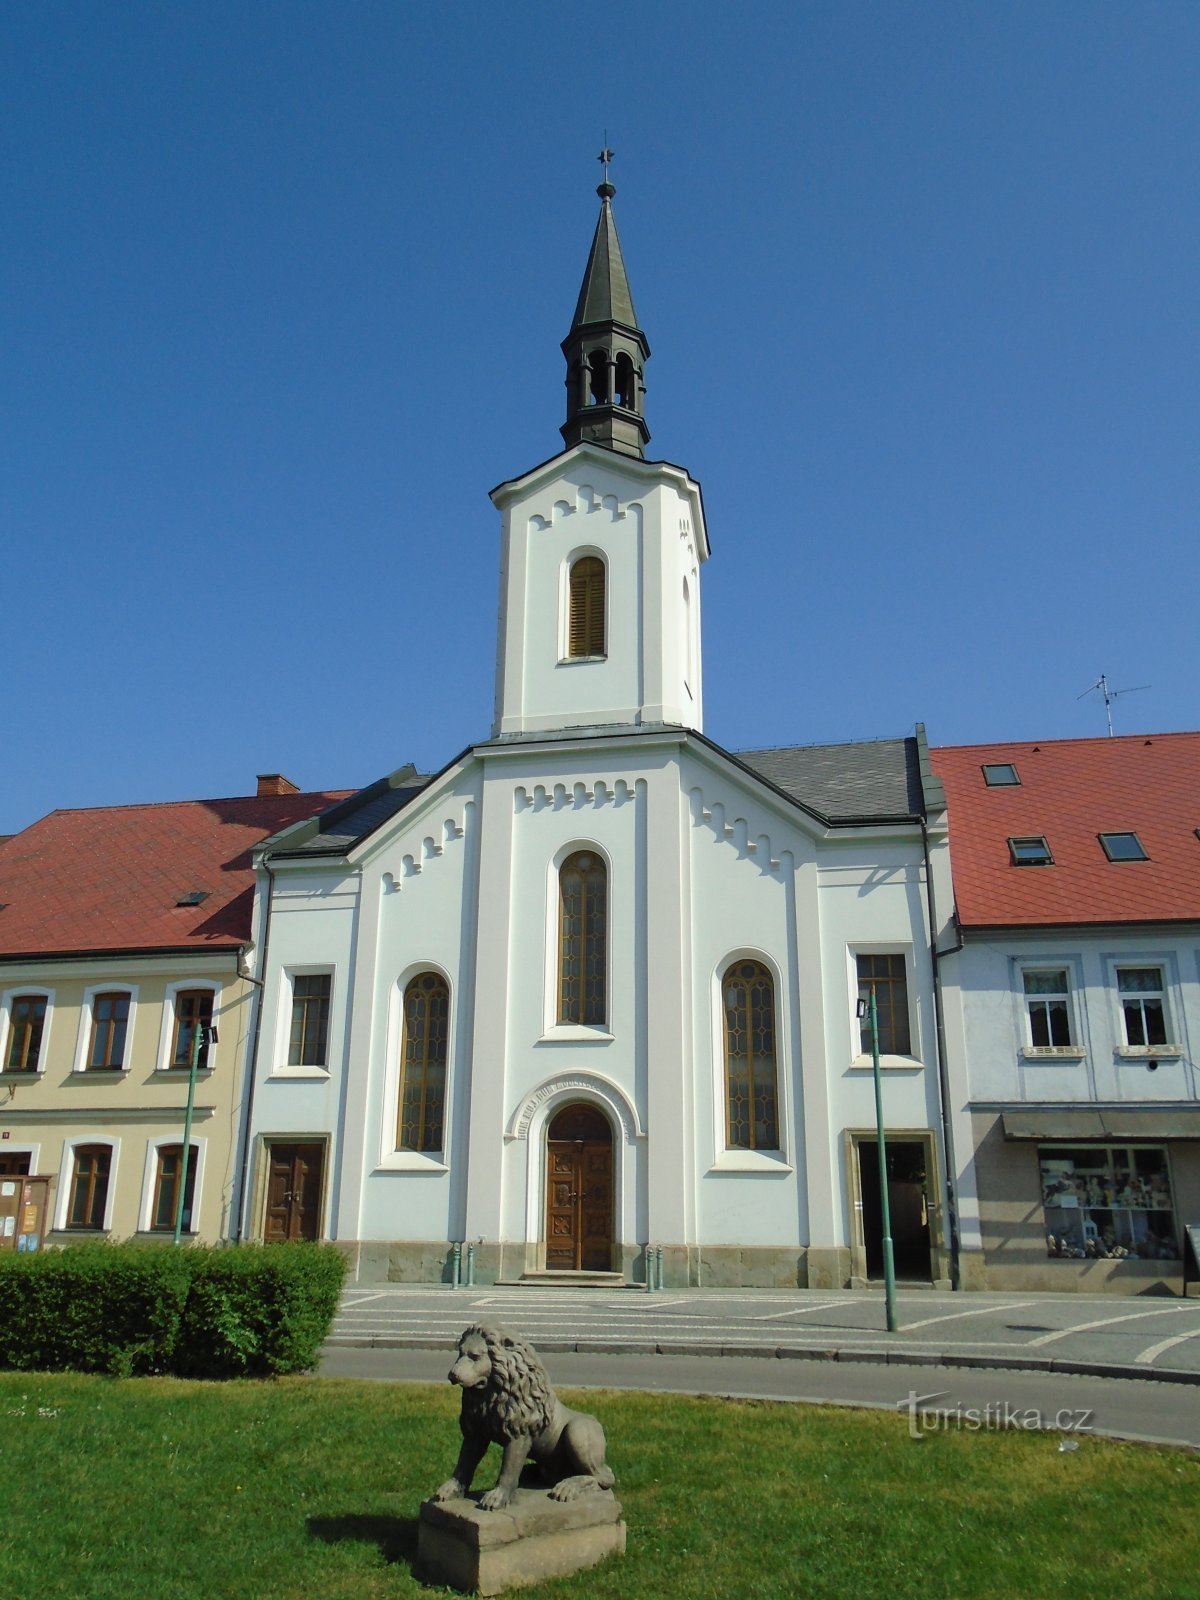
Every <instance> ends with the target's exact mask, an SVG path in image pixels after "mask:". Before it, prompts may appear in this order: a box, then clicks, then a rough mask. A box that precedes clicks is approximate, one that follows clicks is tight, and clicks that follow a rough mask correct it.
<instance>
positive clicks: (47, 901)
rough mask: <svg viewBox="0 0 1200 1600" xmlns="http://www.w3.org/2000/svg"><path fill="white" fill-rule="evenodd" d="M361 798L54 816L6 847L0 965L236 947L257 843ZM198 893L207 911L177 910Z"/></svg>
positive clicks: (208, 803)
mask: <svg viewBox="0 0 1200 1600" xmlns="http://www.w3.org/2000/svg"><path fill="white" fill-rule="evenodd" d="M350 792H351V791H348V790H338V791H337V792H336V793H334V792H329V793H316V794H287V795H271V796H253V795H251V796H247V797H243V798H237V799H231V800H184V801H179V802H177V803H174V804H166V805H148V806H104V807H99V808H97V809H95V810H86V811H52V812H51V813H50V815H49V816H47V817H43V818H42V819H41V821H40V822H35V823H34V824H33V825H32V827H29V828H26V829H25V830H24V832H23V833H17V834H13V835H12V836H11V837H10V838H8V839H7V840H5V841H4V842H3V843H2V844H0V904H2V905H3V907H4V909H3V910H0V958H4V957H11V956H17V955H21V956H27V955H36V956H44V955H54V954H61V953H65V952H72V953H73V952H77V951H84V950H87V951H97V952H103V951H114V950H165V949H171V950H178V949H196V950H228V949H233V948H236V947H237V946H238V945H239V944H242V943H244V942H245V941H246V940H247V939H248V938H249V937H250V917H251V910H252V906H253V899H254V872H253V868H252V866H251V858H250V853H251V850H252V848H253V847H254V846H255V845H256V844H258V843H259V842H260V840H262V839H265V838H268V837H269V836H270V835H271V834H273V833H278V832H279V831H280V829H282V828H287V827H290V826H291V825H292V823H295V822H300V821H302V820H303V819H304V818H305V817H310V816H312V815H313V814H314V812H317V811H322V810H324V808H325V807H326V806H329V805H332V804H333V802H334V801H335V800H340V799H343V798H345V796H346V794H347V793H350ZM195 889H203V890H207V891H208V894H207V898H206V899H205V900H204V901H203V902H202V903H201V904H200V905H197V906H187V907H184V906H179V905H177V904H176V902H177V901H178V900H179V898H180V897H181V896H182V895H184V894H186V893H187V892H188V891H189V890H195Z"/></svg>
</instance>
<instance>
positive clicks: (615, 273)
mask: <svg viewBox="0 0 1200 1600" xmlns="http://www.w3.org/2000/svg"><path fill="white" fill-rule="evenodd" d="M611 159H612V151H611V150H609V149H607V148H605V149H604V150H602V151H601V152H600V160H601V161H602V162H603V163H604V182H603V183H602V184H601V185H600V186H599V188H598V189H597V190H596V193H597V194H598V195H599V196H600V217H599V220H598V221H597V223H596V233H595V237H594V238H593V239H592V249H591V254H590V255H589V256H588V263H587V270H586V271H585V272H584V275H583V284H582V287H581V288H580V290H579V301H578V304H577V305H576V307H575V316H574V318H573V320H572V322H571V331H570V333H568V334H567V337H566V338H565V339H564V340H563V342H562V351H563V355H564V356H566V358H567V420H566V421H565V422H564V423H563V425H562V429H561V432H562V436H563V440H564V442H565V444H566V446H567V449H568V450H569V449H570V448H571V446H572V445H575V444H583V443H588V444H599V445H603V446H604V448H605V449H607V450H617V451H619V452H620V453H621V454H622V455H626V456H638V457H642V456H644V455H645V453H646V445H647V443H648V442H649V439H650V429H649V428H648V427H647V426H646V418H645V401H646V383H645V377H644V373H645V367H646V362H647V361H648V360H649V359H650V345H649V343H648V341H647V339H646V335H645V334H644V333H643V332H642V330H641V329H640V328H639V327H638V320H637V312H636V311H635V310H634V309H633V296H632V294H631V293H630V292H629V279H628V277H627V276H626V274H625V261H624V258H623V257H622V255H621V241H620V240H619V239H618V238H617V225H616V223H615V222H614V221H613V214H612V199H613V196H614V195H615V194H616V192H617V191H616V189H615V188H614V187H613V185H612V184H611V183H609V181H608V163H609V161H611Z"/></svg>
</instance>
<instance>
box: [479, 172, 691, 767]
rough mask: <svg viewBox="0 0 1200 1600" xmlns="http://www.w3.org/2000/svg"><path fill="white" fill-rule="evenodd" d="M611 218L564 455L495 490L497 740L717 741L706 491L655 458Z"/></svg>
mask: <svg viewBox="0 0 1200 1600" xmlns="http://www.w3.org/2000/svg"><path fill="white" fill-rule="evenodd" d="M611 157H612V151H611V150H607V149H606V150H604V151H603V152H602V153H601V157H600V159H601V160H602V161H603V162H604V163H605V174H604V182H603V183H602V184H601V185H600V187H599V189H598V191H597V193H598V194H599V196H600V220H599V222H598V223H597V224H596V233H595V237H594V238H593V240H592V249H591V253H590V255H589V256H588V263H587V270H586V271H585V273H584V275H583V287H582V288H581V289H580V291H579V303H578V305H577V306H576V307H575V319H574V321H573V322H572V324H571V331H570V333H569V334H568V335H567V337H566V338H565V339H564V340H563V344H562V349H563V353H564V355H565V356H566V358H567V420H566V422H565V424H564V425H563V428H562V436H563V439H564V440H565V442H566V448H565V450H564V451H563V452H562V453H561V454H560V455H557V456H554V457H553V458H552V459H551V460H549V461H543V462H542V464H541V465H540V466H538V467H534V468H533V469H532V471H530V472H527V473H525V474H524V475H523V476H522V477H520V478H513V479H510V480H509V481H508V482H507V483H502V484H499V485H498V486H497V487H496V488H495V489H493V490H492V501H493V503H494V505H495V506H496V508H497V509H498V510H499V512H500V514H501V518H502V524H501V556H500V618H499V623H500V626H499V636H498V640H497V650H496V715H495V720H494V722H493V725H492V733H493V737H495V738H525V737H529V736H531V735H533V736H541V735H544V734H547V733H565V732H567V731H568V730H570V729H591V730H606V729H618V728H619V729H629V728H647V729H652V728H664V727H675V728H679V727H683V728H697V729H702V728H703V709H702V697H701V674H700V567H701V565H702V564H703V563H704V562H705V561H706V560H707V559H708V534H707V531H706V529H705V524H704V506H703V503H702V501H701V498H700V485H699V484H698V483H696V482H694V481H693V479H692V478H691V477H690V476H689V474H688V473H687V472H685V471H684V469H683V468H682V467H677V466H673V465H672V464H671V463H670V462H669V461H647V460H646V456H645V447H646V442H647V440H648V439H649V437H650V430H649V428H647V426H646V421H645V418H644V416H643V414H642V413H643V402H644V399H645V392H646V391H645V384H644V382H643V378H642V373H643V370H644V368H645V364H646V361H647V359H648V357H649V355H650V345H649V343H648V342H647V339H646V335H645V334H644V333H643V332H642V330H641V328H639V327H638V320H637V314H636V313H635V311H634V309H633V296H632V295H631V294H630V292H629V279H628V278H627V277H626V275H625V262H624V260H623V259H622V257H621V246H620V244H619V243H618V240H617V230H616V225H615V224H614V222H613V218H612V197H613V193H614V190H613V186H612V184H611V183H609V181H608V162H609V160H610V159H611Z"/></svg>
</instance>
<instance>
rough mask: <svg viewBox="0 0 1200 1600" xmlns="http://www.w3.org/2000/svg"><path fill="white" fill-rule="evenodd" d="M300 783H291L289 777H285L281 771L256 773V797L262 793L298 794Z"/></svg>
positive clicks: (259, 796) (261, 796)
mask: <svg viewBox="0 0 1200 1600" xmlns="http://www.w3.org/2000/svg"><path fill="white" fill-rule="evenodd" d="M299 793H300V785H299V784H298V783H293V782H292V780H291V779H290V778H285V777H284V775H283V773H282V772H260V773H259V775H258V798H259V799H260V800H261V799H262V798H263V796H264V795H275V794H299Z"/></svg>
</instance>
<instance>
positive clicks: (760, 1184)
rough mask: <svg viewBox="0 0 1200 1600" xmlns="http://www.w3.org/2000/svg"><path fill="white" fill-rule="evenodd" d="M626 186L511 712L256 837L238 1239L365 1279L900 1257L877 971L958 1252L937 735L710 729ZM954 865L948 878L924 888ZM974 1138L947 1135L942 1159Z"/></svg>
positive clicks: (541, 550)
mask: <svg viewBox="0 0 1200 1600" xmlns="http://www.w3.org/2000/svg"><path fill="white" fill-rule="evenodd" d="M599 193H600V196H601V202H602V204H601V213H600V219H599V223H598V225H597V229H596V235H595V239H594V241H593V245H592V251H591V256H590V258H589V261H588V266H587V271H586V274H585V277H584V282H583V287H582V290H581V292H580V297H579V303H578V306H577V308H576V314H575V318H574V321H573V324H572V328H571V331H570V333H569V334H568V337H567V339H566V340H565V341H564V345H563V349H564V353H565V355H566V358H567V363H568V409H567V422H566V424H565V426H564V428H563V430H562V431H563V436H564V441H565V445H566V448H565V450H564V451H563V453H562V454H560V455H557V456H555V457H554V458H553V459H552V460H549V461H547V462H544V463H543V464H542V465H541V466H538V467H536V468H534V469H533V470H532V471H530V472H528V473H526V474H525V475H524V476H522V477H519V478H516V479H513V480H512V481H510V482H508V483H504V484H502V485H501V486H500V487H499V488H497V489H496V490H494V491H493V495H492V498H493V501H494V502H495V504H496V506H497V508H498V510H499V511H500V513H501V519H502V523H501V560H500V574H501V576H500V585H501V606H500V628H499V646H498V660H497V682H496V715H495V722H494V726H493V730H492V736H491V738H490V739H489V740H487V741H485V742H483V743H480V744H477V745H474V746H472V747H471V748H470V749H468V750H466V751H465V752H463V753H462V754H461V755H460V756H458V757H456V758H455V759H454V760H453V761H452V762H450V764H449V765H448V766H447V767H445V768H444V769H443V770H442V771H441V772H440V773H438V774H437V775H436V776H434V777H432V778H425V777H420V776H418V775H417V774H415V773H414V772H413V771H412V769H411V768H406V769H403V770H402V771H400V772H398V773H396V774H393V775H392V776H391V777H390V778H387V779H384V780H381V782H380V783H378V784H376V785H373V786H372V787H371V788H369V789H367V790H364V791H362V792H361V793H359V794H357V795H355V796H353V797H351V798H350V799H349V800H347V801H344V802H342V803H341V804H339V805H337V806H335V807H334V808H333V809H332V810H329V811H327V812H325V813H324V814H323V815H322V816H321V817H319V818H316V819H314V820H312V821H311V822H308V823H305V824H301V825H300V826H299V827H297V828H293V829H291V830H289V831H288V832H286V833H284V834H282V835H280V836H278V837H277V838H276V839H275V840H273V841H269V842H268V845H267V846H266V847H265V848H264V849H263V850H262V851H261V852H260V853H259V893H258V904H257V917H256V931H255V939H256V946H257V948H256V956H255V959H256V962H257V976H258V977H259V979H260V981H261V982H262V984H263V990H262V1005H261V1018H260V1022H261V1026H260V1029H259V1037H258V1042H257V1047H256V1050H255V1053H254V1059H253V1061H252V1064H251V1071H250V1072H249V1073H248V1082H249V1084H250V1086H251V1087H250V1090H249V1094H248V1102H249V1104H248V1112H247V1115H248V1126H249V1141H248V1147H249V1153H250V1163H251V1167H250V1173H251V1181H250V1183H249V1185H248V1197H247V1211H246V1216H245V1218H244V1225H245V1231H246V1232H247V1233H248V1234H250V1235H251V1236H260V1237H261V1236H267V1237H288V1236H292V1235H295V1234H298V1233H301V1234H302V1233H311V1234H314V1235H319V1236H322V1237H327V1238H332V1239H336V1240H338V1241H340V1242H342V1243H343V1244H344V1245H345V1246H346V1247H347V1249H349V1250H350V1251H351V1253H352V1255H353V1256H354V1258H355V1261H356V1265H357V1271H358V1275H359V1277H360V1279H387V1278H391V1279H410V1280H443V1279H445V1278H446V1277H447V1276H448V1274H449V1272H450V1270H451V1269H450V1248H451V1245H452V1243H454V1242H458V1241H462V1242H464V1243H470V1244H473V1245H474V1246H475V1272H476V1278H477V1281H491V1280H495V1279H507V1280H511V1279H513V1278H518V1277H520V1276H522V1275H523V1274H534V1275H536V1274H544V1273H547V1272H566V1273H593V1274H594V1273H612V1274H616V1275H619V1276H620V1278H622V1279H624V1280H636V1279H640V1278H642V1277H643V1274H644V1271H645V1251H646V1247H647V1246H654V1247H658V1248H660V1249H661V1250H662V1252H663V1262H664V1267H665V1277H666V1281H667V1283H668V1284H673V1283H674V1284H684V1283H693V1284H696V1283H703V1284H729V1285H739V1284H741V1285H755V1284H762V1285H791V1286H797V1285H799V1286H803V1285H805V1284H807V1285H811V1286H827V1287H828V1286H842V1285H849V1284H850V1283H851V1281H852V1279H862V1278H864V1277H866V1276H869V1275H871V1276H874V1275H877V1269H878V1255H879V1221H878V1214H879V1192H878V1174H877V1166H876V1149H875V1144H874V1139H875V1133H874V1128H875V1116H874V1096H873V1085H872V1073H871V1070H870V1056H869V1054H867V1053H865V1052H864V1047H863V1040H862V1036H861V1024H860V1023H859V1022H858V1020H857V1019H856V1014H855V1006H856V1000H857V997H858V993H859V987H860V980H866V979H867V978H870V979H873V980H874V981H875V982H876V985H877V994H878V997H879V1005H880V1013H881V1017H882V1019H883V1032H884V1038H883V1046H884V1058H883V1059H884V1068H885V1071H886V1082H885V1085H884V1089H885V1096H886V1104H887V1118H888V1127H889V1134H890V1136H891V1140H892V1142H891V1144H890V1146H889V1148H890V1153H891V1162H892V1178H893V1185H892V1198H893V1211H894V1213H895V1225H894V1232H895V1234H896V1241H897V1258H898V1267H899V1270H900V1271H901V1274H902V1275H905V1274H906V1275H909V1276H911V1277H914V1278H917V1279H922V1280H924V1281H926V1282H928V1281H930V1280H931V1279H932V1280H934V1281H939V1282H945V1281H947V1280H949V1279H950V1277H951V1275H952V1259H951V1258H952V1241H951V1239H950V1237H949V1235H950V1229H949V1227H948V1212H947V1205H948V1199H947V1197H948V1184H947V1181H946V1173H947V1152H946V1144H945V1139H944V1137H943V1127H942V1114H941V1093H940V1062H939V1055H938V1026H937V1017H936V1007H935V998H934V985H933V962H932V958H931V936H930V922H931V919H932V920H933V922H934V926H935V932H936V931H937V929H938V918H939V917H940V916H941V914H942V913H940V912H939V911H938V910H937V908H938V907H943V908H945V911H946V912H948V910H949V903H950V896H949V872H948V865H947V861H946V839H945V826H944V814H943V811H942V802H941V793H940V787H939V786H938V784H937V783H936V780H933V779H932V778H931V777H930V776H929V772H928V766H927V759H926V758H927V752H926V750H925V747H924V738H923V732H922V731H921V730H920V729H919V730H918V736H917V737H915V738H909V739H902V740H893V741H882V742H879V743H872V744H860V745H842V746H826V747H808V748H798V749H793V748H789V749H778V750H768V751H758V752H748V753H747V752H743V753H742V754H741V755H740V756H733V755H730V754H728V753H727V752H725V751H723V750H721V749H720V748H718V747H717V746H716V745H714V744H713V743H712V742H711V741H710V740H708V739H707V738H705V737H704V734H703V732H702V688H701V626H700V568H701V566H702V565H703V563H704V562H705V561H706V559H707V558H708V554H709V543H708V533H707V529H706V526H705V518H704V508H703V504H702V501H701V496H700V490H699V486H698V485H697V484H696V483H695V482H694V481H693V480H692V479H691V477H690V476H689V475H688V473H686V472H685V471H684V470H682V469H681V468H679V467H677V466H673V465H671V464H670V463H667V462H653V461H647V460H645V459H644V457H643V450H644V446H645V443H646V441H647V440H648V438H649V432H648V429H647V427H646V424H645V419H644V414H643V398H644V386H643V382H642V372H643V368H644V363H645V361H646V359H647V358H648V356H649V346H648V344H647V342H646V339H645V336H644V334H643V333H642V331H641V329H640V328H639V326H638V322H637V318H636V315H635V313H634V310H633V303H632V298H631V296H630V293H629V286H628V282H627V279H626V275H625V269H624V265H623V262H622V259H621V253H620V246H619V244H618V242H617V236H616V230H615V226H614V224H613V219H612V210H611V205H610V201H611V198H612V194H613V190H612V188H611V186H610V185H609V184H607V182H606V183H605V184H603V185H602V186H601V188H600V190H599ZM931 873H932V877H933V878H934V880H935V881H936V884H937V893H936V894H935V893H933V888H934V884H932V883H931V882H930V874H931ZM951 1165H952V1162H951Z"/></svg>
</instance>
